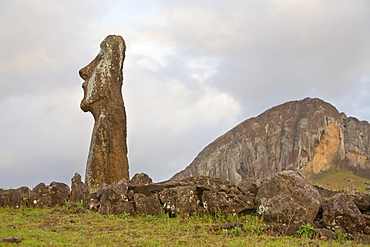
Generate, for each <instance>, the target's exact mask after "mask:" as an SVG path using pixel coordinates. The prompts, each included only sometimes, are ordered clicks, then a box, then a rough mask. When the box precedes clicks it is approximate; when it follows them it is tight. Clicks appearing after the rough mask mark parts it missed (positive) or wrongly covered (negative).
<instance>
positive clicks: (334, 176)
mask: <svg viewBox="0 0 370 247" xmlns="http://www.w3.org/2000/svg"><path fill="white" fill-rule="evenodd" d="M311 183H312V184H315V185H318V186H320V187H323V188H326V189H331V190H336V191H338V190H344V191H347V192H354V191H353V190H357V191H358V192H369V191H367V190H366V188H369V187H370V180H369V179H365V178H361V177H357V176H355V175H353V174H351V173H349V172H345V171H341V170H336V169H331V170H327V171H323V172H321V173H319V174H316V175H315V176H314V177H313V178H312V179H311Z"/></svg>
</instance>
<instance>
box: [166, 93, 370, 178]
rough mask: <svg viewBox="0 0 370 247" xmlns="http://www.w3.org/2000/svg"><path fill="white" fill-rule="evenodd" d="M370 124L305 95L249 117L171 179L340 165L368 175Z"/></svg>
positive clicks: (265, 175) (310, 173)
mask: <svg viewBox="0 0 370 247" xmlns="http://www.w3.org/2000/svg"><path fill="white" fill-rule="evenodd" d="M368 147H370V125H369V123H368V122H365V121H359V120H357V119H355V118H352V117H347V116H346V115H345V114H344V113H342V114H340V113H339V112H338V111H337V109H335V108H334V107H333V106H332V105H330V104H329V103H326V102H324V101H322V100H320V99H311V98H306V99H303V100H300V101H292V102H287V103H285V104H282V105H279V106H276V107H273V108H271V109H269V110H267V111H265V112H264V113H262V114H261V115H259V116H257V117H254V118H251V119H248V120H246V121H244V122H242V123H240V124H239V125H237V126H236V127H234V128H233V129H231V130H230V131H228V132H227V133H226V134H224V135H222V136H220V137H219V138H217V139H216V140H215V141H214V142H212V143H211V144H209V145H208V146H207V147H206V148H204V149H203V150H202V151H201V152H200V153H199V154H198V156H197V157H196V158H195V159H194V160H193V162H192V163H191V164H190V165H189V166H188V167H186V169H185V170H183V171H181V172H179V173H178V174H176V175H175V176H174V177H173V178H172V179H182V178H186V177H191V176H201V175H204V176H211V177H219V178H222V179H225V180H229V181H231V182H234V183H237V182H240V181H241V180H243V179H245V178H249V177H251V178H256V179H259V180H264V179H269V178H271V177H272V176H273V175H274V174H275V173H276V172H279V171H283V170H295V171H302V173H303V174H304V176H305V177H307V178H309V177H311V176H313V175H314V174H317V173H319V172H321V171H325V170H328V169H333V168H339V169H342V170H346V171H350V172H352V173H353V174H355V175H357V176H361V177H364V178H370V158H369V157H370V149H369V148H368Z"/></svg>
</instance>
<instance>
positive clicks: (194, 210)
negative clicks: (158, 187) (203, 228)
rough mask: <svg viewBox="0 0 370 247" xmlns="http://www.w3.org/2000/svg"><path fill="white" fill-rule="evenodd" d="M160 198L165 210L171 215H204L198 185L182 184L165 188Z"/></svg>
mask: <svg viewBox="0 0 370 247" xmlns="http://www.w3.org/2000/svg"><path fill="white" fill-rule="evenodd" d="M159 198H160V200H161V202H162V204H163V208H164V211H165V212H166V213H168V214H169V215H170V216H171V217H176V216H191V215H198V216H200V215H203V212H204V209H203V207H202V206H201V205H200V198H199V195H198V191H197V187H196V186H181V187H174V188H168V189H164V190H163V191H162V192H161V193H160V194H159Z"/></svg>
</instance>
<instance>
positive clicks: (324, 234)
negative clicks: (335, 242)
mask: <svg viewBox="0 0 370 247" xmlns="http://www.w3.org/2000/svg"><path fill="white" fill-rule="evenodd" d="M313 232H314V237H315V238H317V239H322V240H329V239H337V238H338V236H337V235H336V234H335V233H334V232H333V231H330V230H328V229H325V228H316V229H313Z"/></svg>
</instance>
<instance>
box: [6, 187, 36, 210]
mask: <svg viewBox="0 0 370 247" xmlns="http://www.w3.org/2000/svg"><path fill="white" fill-rule="evenodd" d="M30 196H31V190H30V189H29V188H28V187H21V188H19V189H9V190H0V207H12V208H20V207H21V206H29V204H30Z"/></svg>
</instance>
